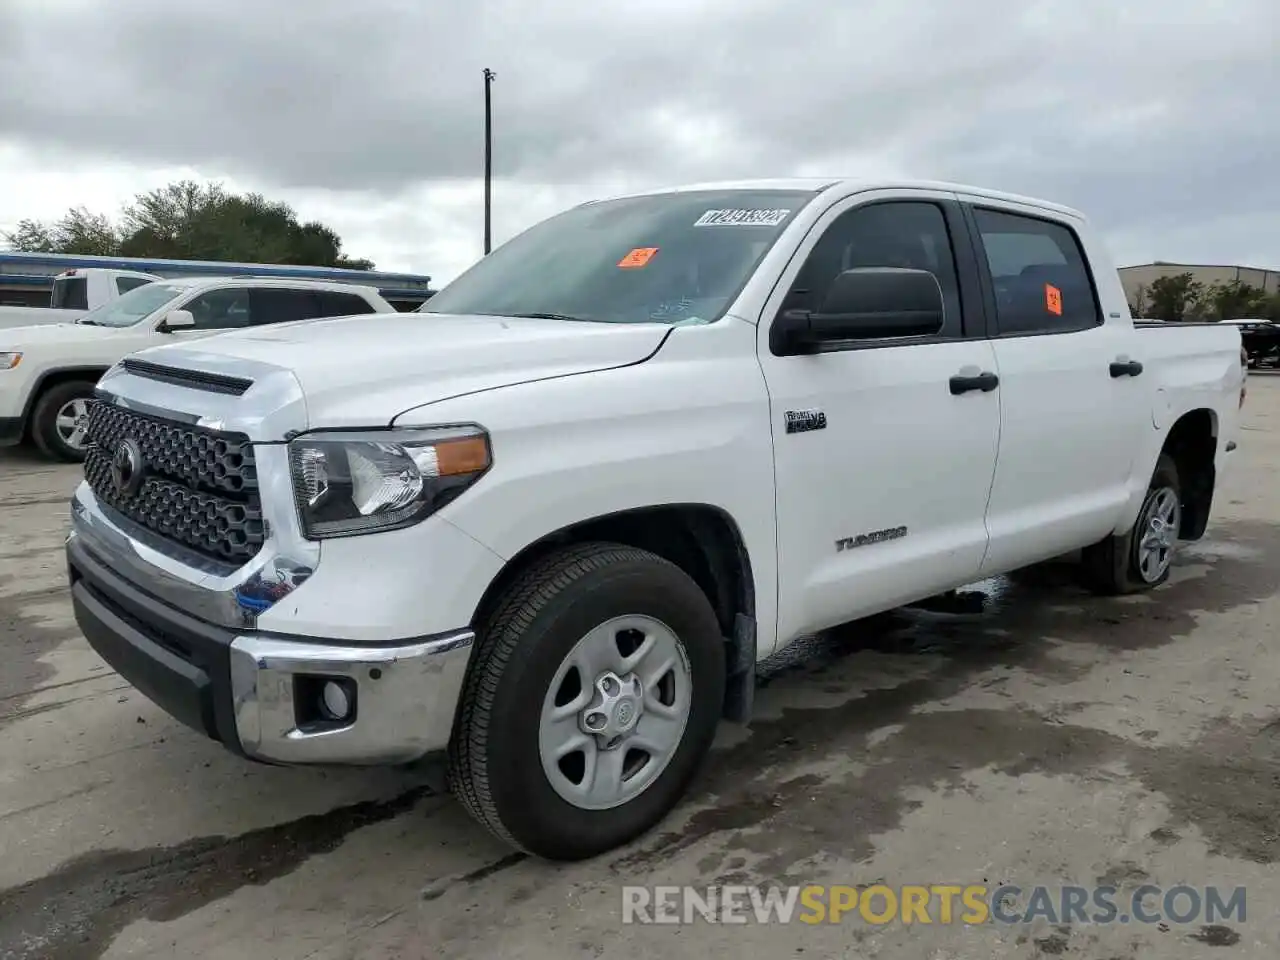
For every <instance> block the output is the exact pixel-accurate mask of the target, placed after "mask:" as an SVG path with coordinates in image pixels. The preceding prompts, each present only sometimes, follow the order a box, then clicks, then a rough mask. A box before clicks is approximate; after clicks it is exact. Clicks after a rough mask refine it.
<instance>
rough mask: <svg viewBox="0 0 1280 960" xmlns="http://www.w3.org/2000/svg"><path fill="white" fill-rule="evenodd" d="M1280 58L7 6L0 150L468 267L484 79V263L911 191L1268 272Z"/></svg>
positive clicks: (1143, 251) (968, 21)
mask: <svg viewBox="0 0 1280 960" xmlns="http://www.w3.org/2000/svg"><path fill="white" fill-rule="evenodd" d="M1277 37H1280V5H1277V4H1276V3H1275V2H1274V0H1220V2H1216V3H1206V2H1204V0H1194V2H1187V0H1130V2H1127V3H1124V4H1117V3H1115V2H1114V0H1111V2H1102V0H1040V2H1035V0H1030V2H1028V0H1021V2H1019V0H971V2H969V3H965V4H960V3H954V2H942V0H935V2H919V3H916V4H909V5H904V4H902V3H900V2H897V0H857V2H854V3H849V4H834V5H833V4H822V3H819V2H817V0H793V2H792V3H790V4H778V3H776V2H771V0H733V2H730V0H650V2H648V3H645V4H624V3H619V2H606V3H598V4H570V3H566V2H563V0H561V2H548V3H543V4H530V3H522V2H516V0H470V2H467V3H463V2H462V0H438V2H435V3H421V2H418V0H377V2H370V3H366V4H364V5H360V6H353V5H352V4H351V3H350V2H349V0H308V2H307V3H306V4H284V3H269V2H265V3H264V2H262V0H257V2H253V3H250V2H246V0H219V2H217V3H207V4H206V3H200V4H174V3H171V2H168V3H161V2H159V0H129V2H127V3H126V2H107V0H97V2H89V0H5V2H4V4H3V5H2V9H0V142H7V143H10V144H13V145H20V146H22V147H23V148H25V149H27V150H42V151H46V152H49V151H53V152H56V153H59V154H64V155H65V154H68V153H73V154H74V155H75V156H76V157H77V158H78V160H77V162H81V163H87V162H91V161H95V162H96V161H97V160H98V159H99V158H102V159H103V160H108V159H109V160H110V161H112V162H113V163H115V164H117V165H126V166H132V167H134V168H142V169H152V170H163V169H177V168H193V169H197V170H200V171H202V172H203V173H205V174H206V175H208V176H214V177H218V178H221V179H224V180H228V181H233V182H236V183H244V184H249V185H253V186H254V187H255V188H257V189H262V190H264V191H266V192H268V193H270V194H271V195H273V196H276V195H281V196H283V197H284V198H285V199H290V200H291V202H293V201H298V202H302V201H305V203H307V204H310V205H311V209H313V210H320V209H324V210H327V211H329V213H330V214H331V217H332V222H335V226H337V227H338V228H339V229H340V231H341V232H342V233H343V237H344V240H345V241H346V246H347V248H348V249H349V250H350V251H351V252H352V253H353V254H357V255H368V256H371V257H374V259H377V260H379V261H380V264H379V265H382V262H381V261H382V260H383V259H386V260H387V265H388V266H391V265H393V264H394V265H396V266H408V264H406V263H405V262H403V261H402V259H401V257H402V256H403V257H405V258H408V257H413V258H417V257H419V256H423V257H432V256H438V257H443V258H444V260H445V261H447V262H448V263H450V264H453V263H458V264H465V262H466V261H467V260H468V259H470V258H472V257H474V256H475V255H476V254H478V252H479V236H480V232H479V228H480V214H479V196H480V194H479V191H478V186H477V183H476V180H477V177H478V175H479V173H480V171H481V162H482V133H483V126H482V102H483V101H482V96H483V85H482V79H481V70H482V68H484V67H486V66H487V67H492V68H493V69H494V70H495V71H496V72H497V82H496V83H495V86H494V115H495V119H494V127H495V174H496V176H497V177H498V178H499V183H498V185H497V187H496V190H495V217H496V220H495V232H496V235H497V237H498V238H502V237H504V236H507V235H509V233H510V232H512V231H514V230H515V229H518V228H519V227H522V226H524V225H527V224H528V223H529V222H531V221H532V220H534V219H536V218H537V217H538V216H540V215H543V214H544V213H549V212H552V211H554V210H555V209H559V208H560V207H562V206H564V205H565V204H566V203H568V202H572V201H574V200H576V199H580V198H584V197H587V196H594V195H599V194H602V193H608V192H612V191H613V190H615V189H625V188H628V187H632V186H653V185H659V184H662V183H675V182H681V181H688V180H699V179H721V178H727V177H737V176H756V175H762V176H763V175H769V176H772V175H785V174H789V173H822V174H827V173H831V174H835V175H852V176H858V175H866V176H884V175H912V176H919V177H925V178H930V179H955V180H962V181H968V182H976V183H981V184H984V185H989V186H993V187H998V188H1002V189H1009V190H1014V191H1019V192H1027V193H1032V194H1036V195H1040V196H1046V197H1048V198H1050V199H1055V200H1060V201H1063V202H1067V203H1071V204H1073V205H1076V206H1079V207H1082V208H1083V209H1085V210H1086V211H1087V212H1089V213H1090V215H1091V216H1092V217H1093V218H1094V219H1095V220H1096V221H1098V222H1099V224H1100V225H1101V226H1102V227H1103V228H1104V229H1105V230H1106V231H1107V232H1108V235H1109V236H1111V237H1112V239H1113V243H1115V244H1116V246H1117V253H1118V254H1119V255H1120V259H1122V260H1145V259H1151V258H1154V257H1164V258H1170V259H1172V258H1182V259H1201V260H1219V261H1228V260H1235V259H1241V258H1245V257H1248V258H1251V259H1253V260H1261V261H1264V265H1266V264H1269V265H1273V266H1274V265H1276V264H1280V237H1277V235H1276V232H1275V230H1274V226H1273V224H1274V216H1275V211H1276V210H1277V209H1278V208H1280V178H1276V177H1275V175H1274V169H1275V165H1276V162H1277V159H1278V158H1280V127H1278V126H1277V125H1276V124H1275V122H1274V117H1275V106H1274V102H1273V96H1274V91H1275V90H1276V89H1280V66H1277V62H1278V58H1277V48H1276V44H1277V39H1276V38H1277ZM65 205H66V204H63V203H61V201H59V203H58V204H55V205H52V206H51V208H50V209H49V211H48V214H54V213H57V212H58V211H59V210H60V209H61V208H62V206H65ZM295 205H296V204H295ZM305 215H309V216H310V215H318V214H314V213H310V212H307V213H306V214H305ZM6 219H9V217H8V216H7V212H6V211H5V210H4V209H3V207H0V221H4V220H6ZM342 221H345V222H346V223H347V224H350V225H356V226H355V228H354V232H353V230H352V228H351V227H346V228H344V227H343V226H342V225H341V222H342ZM357 238H359V240H358V239H357ZM366 244H372V245H373V246H374V247H376V248H377V250H373V249H370V248H369V247H368V246H366ZM1170 246H1172V247H1175V248H1176V249H1172V250H1170V249H1165V247H1170ZM381 250H385V251H387V253H386V255H385V257H384V255H383V254H381V253H379V252H378V251H381ZM396 250H402V251H403V254H400V253H395V252H393V251H396ZM464 251H465V252H464ZM417 268H418V269H423V270H426V271H427V272H432V273H435V274H437V275H440V274H441V273H442V271H441V270H440V269H439V268H437V267H435V266H433V265H431V264H429V263H421V264H417ZM449 269H450V270H452V269H453V268H452V267H450V268H449Z"/></svg>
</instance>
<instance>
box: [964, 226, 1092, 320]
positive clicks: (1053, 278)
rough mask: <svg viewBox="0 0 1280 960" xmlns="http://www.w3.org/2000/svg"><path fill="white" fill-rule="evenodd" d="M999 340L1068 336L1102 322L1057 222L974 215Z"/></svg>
mask: <svg viewBox="0 0 1280 960" xmlns="http://www.w3.org/2000/svg"><path fill="white" fill-rule="evenodd" d="M974 218H975V219H976V220H977V224H978V233H979V234H980V235H981V237H982V246H983V250H984V252H985V253H986V257H987V266H988V267H989V268H990V270H991V282H992V284H993V285H994V287H995V298H996V323H997V325H998V327H999V330H1000V333H1001V334H1002V335H1004V336H1018V335H1022V334H1030V333H1069V332H1072V331H1076V330H1087V329H1089V328H1090V327H1095V326H1097V325H1098V324H1099V323H1100V322H1101V320H1102V314H1101V312H1100V311H1099V309H1098V301H1097V297H1096V296H1095V294H1094V289H1093V281H1092V279H1091V278H1090V276H1089V268H1088V266H1087V265H1086V263H1085V259H1084V253H1083V251H1082V250H1081V249H1080V242H1079V241H1078V240H1077V239H1076V236H1075V234H1074V233H1073V232H1072V231H1071V230H1070V229H1068V228H1067V227H1065V226H1064V225H1062V224H1060V223H1053V222H1051V221H1048V220H1040V219H1037V218H1036V217H1025V216H1020V215H1018V214H1013V213H1000V212H996V211H994V210H974Z"/></svg>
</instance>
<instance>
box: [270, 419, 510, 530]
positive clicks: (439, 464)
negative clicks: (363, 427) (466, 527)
mask: <svg viewBox="0 0 1280 960" xmlns="http://www.w3.org/2000/svg"><path fill="white" fill-rule="evenodd" d="M289 463H290V467H291V469H292V472H293V489H294V494H295V496H296V498H297V502H298V516H299V517H300V518H301V520H302V531H303V534H304V535H305V536H306V537H308V538H309V539H312V540H323V539H326V538H328V537H348V536H354V535H355V534H360V533H374V532H377V531H381V530H398V529H400V528H401V527H407V526H410V525H412V524H415V523H417V522H419V521H420V520H422V519H423V518H425V517H427V516H430V515H431V514H432V513H434V512H435V511H437V510H439V509H440V508H441V507H443V506H444V505H445V504H446V503H448V502H449V501H450V500H452V499H453V498H454V497H456V496H457V495H458V494H459V493H461V492H462V491H463V490H465V489H466V488H467V487H469V486H471V484H473V483H475V482H476V480H478V479H480V477H481V476H482V475H483V474H484V472H485V471H486V470H488V469H489V465H490V463H492V457H491V455H490V451H489V435H488V434H487V433H485V431H484V430H483V429H481V428H480V427H477V426H459V427H433V428H429V429H409V430H399V429H388V430H370V431H360V432H354V431H353V432H350V433H346V432H341V431H333V432H329V433H312V434H304V435H303V436H300V437H297V438H295V439H294V440H292V441H290V443H289Z"/></svg>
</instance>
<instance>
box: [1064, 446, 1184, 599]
mask: <svg viewBox="0 0 1280 960" xmlns="http://www.w3.org/2000/svg"><path fill="white" fill-rule="evenodd" d="M1170 498H1172V499H1171V500H1170ZM1170 503H1172V508H1171V509H1172V522H1171V524H1169V526H1172V528H1173V536H1172V539H1171V540H1169V541H1168V542H1167V548H1166V551H1165V552H1166V554H1167V558H1162V559H1161V561H1160V562H1159V563H1158V564H1156V565H1155V566H1154V568H1153V567H1152V566H1147V567H1145V568H1144V565H1143V556H1144V553H1143V539H1144V538H1143V534H1144V533H1145V532H1149V531H1150V527H1151V518H1152V516H1153V514H1154V513H1155V512H1156V511H1158V510H1160V509H1161V508H1162V507H1167V506H1168V505H1169V504H1170ZM1181 520H1182V485H1181V483H1180V482H1179V480H1178V467H1177V464H1176V463H1175V462H1174V460H1173V458H1172V457H1170V456H1169V455H1168V454H1164V453H1162V454H1161V455H1160V459H1159V460H1157V461H1156V469H1155V473H1153V474H1152V476H1151V483H1150V484H1149V485H1148V487H1147V495H1146V497H1145V498H1143V501H1142V509H1140V510H1139V511H1138V519H1137V520H1136V521H1135V522H1134V525H1133V527H1132V528H1131V529H1130V530H1129V531H1128V532H1127V533H1125V534H1123V535H1122V536H1116V535H1112V536H1110V537H1108V538H1107V539H1105V540H1103V541H1102V542H1101V543H1097V544H1094V545H1093V546H1092V547H1089V548H1087V549H1086V550H1085V551H1084V557H1083V561H1084V563H1083V571H1084V580H1085V584H1086V586H1088V587H1089V588H1090V589H1092V590H1093V591H1095V592H1096V593H1100V594H1103V595H1110V596H1116V595H1120V594H1126V593H1139V592H1141V591H1144V590H1150V589H1152V588H1153V587H1158V586H1159V585H1160V584H1162V583H1164V582H1165V581H1166V580H1168V579H1169V569H1170V566H1171V561H1172V557H1173V553H1174V550H1175V548H1176V543H1177V531H1178V524H1179V523H1180V522H1181Z"/></svg>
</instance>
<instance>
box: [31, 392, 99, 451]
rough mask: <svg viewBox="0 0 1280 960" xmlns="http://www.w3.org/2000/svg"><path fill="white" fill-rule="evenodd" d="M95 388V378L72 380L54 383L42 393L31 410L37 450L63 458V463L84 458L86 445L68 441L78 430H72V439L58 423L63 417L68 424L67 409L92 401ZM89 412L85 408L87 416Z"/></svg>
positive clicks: (33, 436)
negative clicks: (80, 445)
mask: <svg viewBox="0 0 1280 960" xmlns="http://www.w3.org/2000/svg"><path fill="white" fill-rule="evenodd" d="M93 390H94V383H93V382H92V381H89V380H71V381H68V382H66V383H58V384H54V385H53V386H52V387H50V388H49V389H48V390H46V391H45V392H44V393H42V394H41V395H40V398H39V399H38V400H36V405H35V408H34V409H33V410H32V412H31V439H32V440H33V441H34V442H35V445H36V449H38V450H39V451H40V452H41V453H43V454H44V455H45V456H46V457H49V458H50V459H52V460H61V461H63V462H64V463H81V462H83V461H84V456H85V451H84V448H83V447H76V446H75V445H74V444H73V443H71V442H68V440H69V439H74V437H75V433H74V432H73V433H72V435H71V437H70V438H68V437H66V436H64V435H63V428H61V427H60V426H59V419H60V417H62V418H63V422H64V423H65V416H66V415H67V414H68V413H69V410H67V409H64V408H69V407H71V406H72V405H73V404H76V403H77V402H84V401H88V400H92V399H93ZM87 412H88V411H87V407H86V409H85V414H86V415H87ZM81 435H83V428H81Z"/></svg>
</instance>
